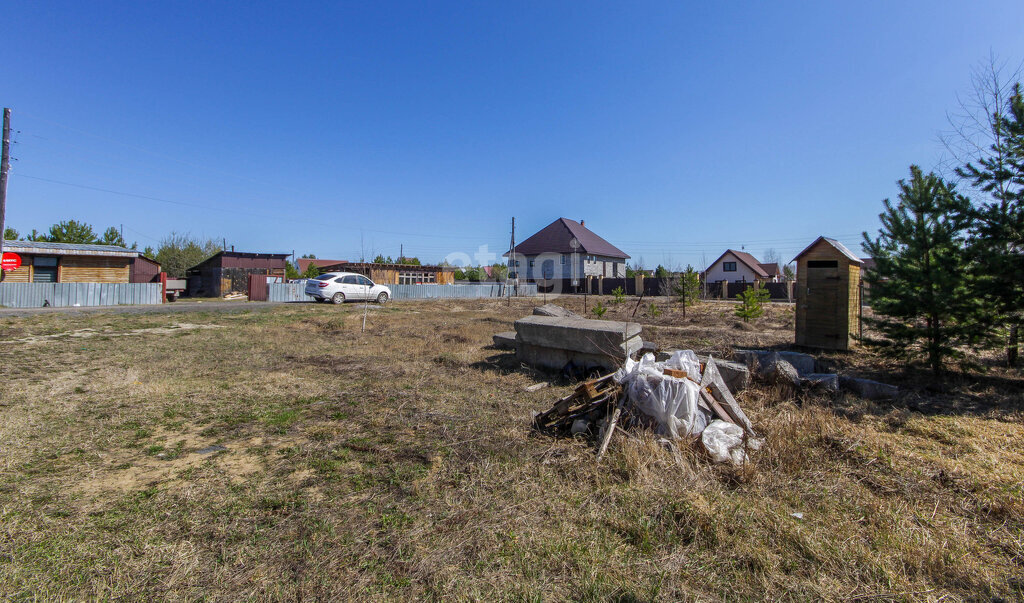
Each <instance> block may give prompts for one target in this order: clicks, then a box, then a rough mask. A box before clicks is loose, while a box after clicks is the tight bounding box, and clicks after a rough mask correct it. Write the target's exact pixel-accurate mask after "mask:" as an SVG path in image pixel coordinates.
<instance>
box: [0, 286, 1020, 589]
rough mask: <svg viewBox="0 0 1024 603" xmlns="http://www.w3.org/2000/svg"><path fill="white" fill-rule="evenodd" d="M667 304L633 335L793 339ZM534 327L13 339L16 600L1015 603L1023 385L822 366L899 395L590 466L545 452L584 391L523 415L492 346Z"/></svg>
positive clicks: (212, 325) (649, 445) (438, 321)
mask: <svg viewBox="0 0 1024 603" xmlns="http://www.w3.org/2000/svg"><path fill="white" fill-rule="evenodd" d="M591 300H593V298H591ZM581 302H582V300H578V299H572V300H569V301H567V302H566V305H568V306H569V307H572V308H573V309H575V310H577V311H579V310H582V307H581V305H582V303H581ZM536 303H539V300H538V301H537V302H536ZM604 303H605V304H606V305H608V306H610V307H611V310H609V313H608V314H607V315H606V318H613V317H622V316H628V315H629V314H630V313H632V311H633V302H628V301H627V303H626V304H621V305H615V304H612V303H611V300H610V298H605V299H604ZM657 303H659V308H658V310H657V311H652V310H651V309H650V308H649V307H648V304H647V303H646V302H645V304H644V306H642V307H641V308H640V309H639V310H638V311H637V319H638V320H640V321H641V322H644V323H645V324H646V325H648V326H646V327H645V335H647V338H648V339H653V340H654V341H656V342H658V343H660V344H662V345H663V346H668V347H689V348H693V349H696V350H698V351H700V352H709V351H710V352H712V353H714V354H716V355H719V356H727V355H728V354H729V352H730V350H731V349H732V348H733V347H734V346H755V345H756V346H773V345H774V346H780V345H785V344H786V343H787V342H790V341H792V324H793V316H792V307H791V306H773V307H772V308H771V311H770V312H769V313H768V315H767V316H765V317H764V318H762V319H760V320H758V321H755V322H752V323H750V324H743V323H740V322H737V321H736V320H735V319H734V318H732V317H731V314H730V310H731V307H730V306H729V305H728V304H720V303H719V304H706V305H704V306H701V307H699V308H698V309H697V310H695V311H691V312H690V313H689V314H688V316H687V317H686V318H685V319H684V318H683V317H682V316H681V314H680V312H679V309H678V308H676V307H672V306H671V305H670V304H668V303H667V302H666V301H665V300H660V301H659V302H657ZM532 305H534V302H532V301H530V302H527V301H526V300H517V301H515V302H514V307H512V308H509V307H507V306H506V305H505V304H504V303H499V302H494V301H447V302H429V303H426V302H424V303H412V302H408V303H395V304H391V305H389V306H386V307H384V308H376V307H371V308H370V313H369V318H368V320H367V332H366V333H365V334H361V333H360V328H359V325H360V322H361V319H362V307H360V306H354V305H346V306H342V307H335V306H324V305H286V306H279V307H273V308H269V309H261V310H259V311H252V312H243V313H239V314H213V313H206V314H204V313H188V314H175V315H125V316H120V315H112V314H90V315H84V316H67V315H46V316H34V317H26V318H5V319H0V342H2V344H0V345H2V346H3V348H2V349H3V351H4V353H3V358H4V363H3V368H4V376H3V380H2V381H0V462H2V464H0V471H2V476H0V539H2V542H0V593H3V594H4V596H5V598H13V599H30V598H41V599H52V598H61V597H63V598H75V599H86V598H125V599H153V598H160V599H195V598H209V599H214V600H237V599H242V598H258V599H288V600H293V599H300V598H303V599H341V598H359V599H408V598H426V599H466V600H495V599H509V600H531V601H532V600H538V601H539V600H564V599H575V600H595V601H596V600H608V599H611V600H619V601H640V600H643V601H647V600H656V601H670V600H680V599H698V600H719V599H726V600H737V599H763V598H773V599H790V598H791V599H820V598H826V599H843V600H850V599H858V598H863V600H938V599H940V598H942V597H944V596H949V595H951V597H947V598H951V599H953V600H956V599H982V598H984V599H989V598H992V597H1003V598H1006V599H1021V598H1022V597H1024V426H1022V422H1021V418H1022V416H1024V415H1022V406H1024V403H1022V398H1024V377H1022V375H1021V373H1020V372H1009V371H1006V370H1005V369H999V368H992V370H990V371H989V373H987V374H986V375H984V376H982V377H965V376H961V375H953V376H951V377H948V378H946V379H943V380H934V379H931V378H929V377H927V376H926V375H920V374H917V373H913V372H912V373H906V374H903V373H894V372H893V370H894V369H893V368H892V367H889V366H887V365H885V364H884V363H882V362H880V361H878V359H876V358H873V357H871V356H870V355H865V354H863V353H857V354H832V355H830V356H829V357H828V359H829V361H830V362H831V363H832V364H833V365H834V366H836V368H838V369H840V370H844V371H847V372H850V373H857V374H862V375H867V376H875V377H881V378H883V379H884V380H886V381H888V382H891V383H897V384H899V385H901V386H903V387H905V388H906V392H905V393H904V394H903V395H902V396H901V399H900V400H899V401H898V402H896V403H886V404H874V403H868V402H864V401H861V400H858V399H855V398H851V397H846V396H840V397H838V398H837V399H834V400H833V399H830V398H825V397H821V396H818V397H815V396H810V395H801V396H800V397H797V398H793V397H792V396H790V395H788V394H787V393H785V392H780V391H776V390H773V389H769V388H765V387H755V388H753V389H750V390H748V391H745V392H743V393H742V394H741V395H740V396H739V397H738V398H739V401H740V403H741V405H743V406H744V408H745V409H747V412H748V414H749V415H750V416H751V418H752V420H753V421H754V424H755V426H757V427H758V428H759V429H760V431H762V432H763V433H764V434H765V435H766V436H767V445H766V447H765V448H764V449H763V450H762V451H761V452H759V453H757V454H756V455H755V456H754V457H753V459H752V463H751V464H750V465H749V466H747V467H745V468H743V469H740V470H730V469H724V468H721V467H714V466H709V465H708V464H707V463H706V462H705V461H704V460H703V459H702V458H701V457H700V456H699V455H698V454H696V453H694V452H691V450H690V449H688V448H686V447H685V446H684V447H683V450H681V451H677V452H671V451H668V450H665V449H663V448H661V447H660V446H658V445H657V444H656V442H655V438H654V437H652V436H650V435H649V434H640V437H637V438H635V439H628V438H624V437H620V438H618V439H617V440H615V442H613V445H612V448H611V449H610V451H609V454H608V455H607V456H606V458H605V459H604V460H603V461H602V463H601V465H600V466H597V465H595V464H594V460H593V452H592V449H591V448H590V447H589V446H588V444H587V443H586V442H583V441H578V440H554V439H551V438H549V437H546V436H542V435H539V434H536V433H534V432H533V431H532V430H531V429H530V419H531V412H532V411H539V410H543V409H546V408H547V407H548V406H550V404H551V402H552V400H553V399H555V398H557V397H558V396H560V395H564V393H566V392H568V391H569V389H570V387H571V384H570V383H568V382H564V381H556V382H555V387H553V388H547V389H542V390H540V391H537V392H532V393H526V392H524V391H523V387H524V386H527V385H530V384H532V383H535V382H537V381H539V380H548V379H549V377H545V376H543V375H540V374H538V373H534V372H532V371H530V370H528V369H525V368H522V367H520V366H518V365H517V364H516V363H515V362H514V360H512V359H511V358H510V357H509V355H508V354H506V353H503V352H499V351H496V350H492V349H488V347H487V346H488V345H489V343H490V337H491V335H492V334H493V333H495V332H498V331H503V330H509V329H510V328H511V323H512V321H513V320H514V319H515V318H517V317H519V316H521V315H523V314H526V313H527V312H528V311H529V308H530V307H531V306H532ZM659 311H660V315H658V316H654V314H658V312H659ZM798 512H799V513H803V519H802V520H800V519H796V518H794V517H792V516H791V514H792V513H798Z"/></svg>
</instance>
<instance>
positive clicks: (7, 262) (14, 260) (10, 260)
mask: <svg viewBox="0 0 1024 603" xmlns="http://www.w3.org/2000/svg"><path fill="white" fill-rule="evenodd" d="M0 268H2V269H4V270H17V269H18V268H21V256H20V255H18V254H16V253H10V252H5V253H4V257H3V259H2V260H0Z"/></svg>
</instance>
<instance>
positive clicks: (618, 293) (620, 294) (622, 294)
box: [612, 287, 626, 304]
mask: <svg viewBox="0 0 1024 603" xmlns="http://www.w3.org/2000/svg"><path fill="white" fill-rule="evenodd" d="M612 295H614V296H615V303H616V304H621V303H622V302H624V301H626V291H625V290H624V289H623V288H622V287H616V288H614V289H612Z"/></svg>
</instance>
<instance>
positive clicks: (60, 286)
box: [0, 283, 163, 308]
mask: <svg viewBox="0 0 1024 603" xmlns="http://www.w3.org/2000/svg"><path fill="white" fill-rule="evenodd" d="M161 290H162V288H161V285H160V283H0V306H3V307H5V308H41V307H43V305H44V303H45V302H49V303H50V305H51V306H53V307H55V308H66V307H71V306H119V305H126V304H159V303H161V302H162V301H163V300H162V299H161Z"/></svg>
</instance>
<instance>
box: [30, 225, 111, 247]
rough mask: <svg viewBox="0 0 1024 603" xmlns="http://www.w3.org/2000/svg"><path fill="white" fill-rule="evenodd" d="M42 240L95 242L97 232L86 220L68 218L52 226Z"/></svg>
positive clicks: (52, 241)
mask: <svg viewBox="0 0 1024 603" xmlns="http://www.w3.org/2000/svg"><path fill="white" fill-rule="evenodd" d="M32 232H33V233H34V232H35V231H32ZM42 240H45V241H49V242H51V243H95V242H96V233H95V232H94V231H93V229H92V226H90V225H88V224H86V223H85V222H79V221H77V220H66V221H64V222H60V223H58V224H54V225H53V226H51V227H50V234H48V235H45V236H43V237H42Z"/></svg>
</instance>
